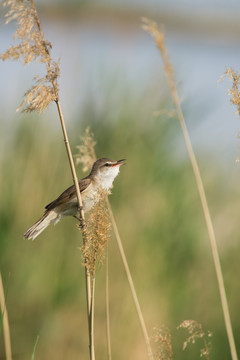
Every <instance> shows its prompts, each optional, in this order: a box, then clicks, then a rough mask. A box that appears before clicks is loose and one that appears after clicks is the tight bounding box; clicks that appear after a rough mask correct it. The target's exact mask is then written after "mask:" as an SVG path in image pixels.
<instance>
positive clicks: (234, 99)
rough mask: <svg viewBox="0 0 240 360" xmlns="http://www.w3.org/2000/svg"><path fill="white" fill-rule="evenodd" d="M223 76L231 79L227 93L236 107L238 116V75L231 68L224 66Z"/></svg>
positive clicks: (239, 81) (239, 106) (239, 91)
mask: <svg viewBox="0 0 240 360" xmlns="http://www.w3.org/2000/svg"><path fill="white" fill-rule="evenodd" d="M225 76H227V77H228V78H229V79H230V80H231V81H232V88H231V89H228V95H229V96H230V101H231V103H232V104H233V105H235V106H236V107H237V112H236V114H238V116H239V117H240V88H239V86H240V75H239V74H238V72H237V71H234V70H233V69H232V68H226V71H225V74H224V75H223V78H224V77H225Z"/></svg>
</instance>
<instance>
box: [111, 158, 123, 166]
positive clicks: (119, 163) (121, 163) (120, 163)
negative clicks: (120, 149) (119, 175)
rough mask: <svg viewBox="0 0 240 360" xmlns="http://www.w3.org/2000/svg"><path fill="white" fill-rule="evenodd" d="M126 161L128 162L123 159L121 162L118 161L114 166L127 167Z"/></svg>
mask: <svg viewBox="0 0 240 360" xmlns="http://www.w3.org/2000/svg"><path fill="white" fill-rule="evenodd" d="M124 161H126V159H121V160H118V161H117V162H116V163H115V164H113V165H112V166H116V165H119V166H121V165H125V164H126V163H125V162H124Z"/></svg>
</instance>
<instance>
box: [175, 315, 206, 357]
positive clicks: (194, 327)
mask: <svg viewBox="0 0 240 360" xmlns="http://www.w3.org/2000/svg"><path fill="white" fill-rule="evenodd" d="M181 328H183V329H187V331H188V334H189V336H188V337H187V339H186V340H185V341H184V343H183V350H185V349H186V347H187V346H188V344H190V343H192V344H194V343H195V342H196V340H197V339H202V340H203V343H204V347H203V348H202V349H200V356H201V357H203V356H204V357H205V358H206V359H207V360H209V359H210V349H211V343H210V342H209V341H207V338H209V337H211V336H212V333H211V332H210V331H208V333H207V334H206V333H205V331H204V330H203V327H202V325H201V324H200V323H198V322H197V321H195V320H184V321H183V322H182V323H181V324H180V325H179V326H178V329H181Z"/></svg>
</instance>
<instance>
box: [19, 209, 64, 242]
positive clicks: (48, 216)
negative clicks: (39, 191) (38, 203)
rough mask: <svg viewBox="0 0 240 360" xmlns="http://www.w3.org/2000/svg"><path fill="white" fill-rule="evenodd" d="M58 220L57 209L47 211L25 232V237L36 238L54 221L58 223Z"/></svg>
mask: <svg viewBox="0 0 240 360" xmlns="http://www.w3.org/2000/svg"><path fill="white" fill-rule="evenodd" d="M58 220H59V218H58V214H57V213H56V212H55V211H46V212H45V213H44V214H43V216H42V217H41V218H40V219H39V220H38V221H37V222H35V224H33V225H32V226H31V227H30V228H29V229H28V230H27V231H26V232H25V233H24V234H23V237H24V238H25V239H29V240H34V239H35V238H36V237H37V236H38V235H39V234H41V232H42V231H43V230H44V229H46V227H47V226H48V225H50V224H51V222H52V221H55V223H56V222H57V221H58Z"/></svg>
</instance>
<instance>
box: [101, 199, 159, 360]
mask: <svg viewBox="0 0 240 360" xmlns="http://www.w3.org/2000/svg"><path fill="white" fill-rule="evenodd" d="M106 201H107V207H108V211H109V216H110V219H111V222H112V226H113V231H114V233H115V236H116V240H117V244H118V248H119V251H120V254H121V257H122V261H123V265H124V269H125V271H126V275H127V278H128V282H129V286H130V289H131V292H132V296H133V301H134V304H135V307H136V311H137V314H138V318H139V321H140V325H141V328H142V332H143V336H144V339H145V343H146V347H147V354H148V358H149V359H150V360H154V357H153V352H152V348H151V344H150V339H149V336H148V332H147V328H146V325H145V321H144V318H143V314H142V310H141V307H140V304H139V301H138V297H137V293H136V290H135V286H134V283H133V279H132V275H131V272H130V269H129V266H128V262H127V258H126V255H125V252H124V249H123V245H122V241H121V238H120V235H119V232H118V228H117V224H116V221H115V218H114V215H113V212H112V209H111V205H110V202H109V200H108V198H107V199H106Z"/></svg>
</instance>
